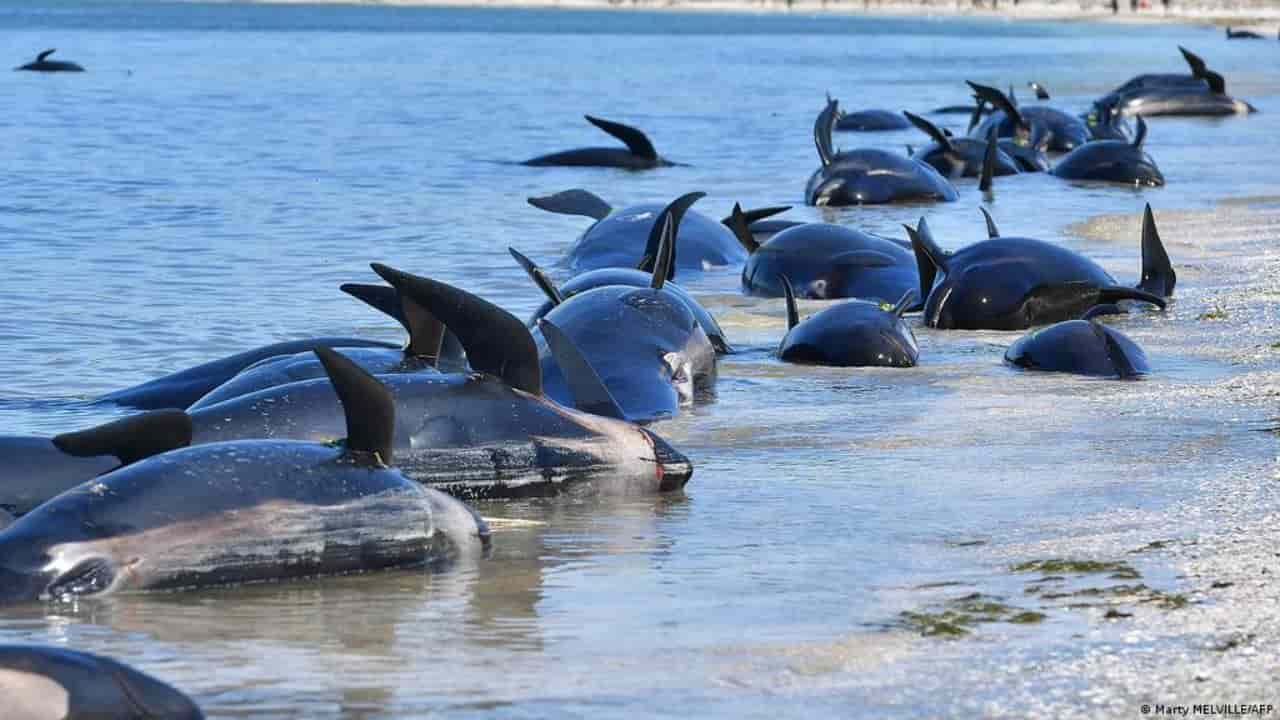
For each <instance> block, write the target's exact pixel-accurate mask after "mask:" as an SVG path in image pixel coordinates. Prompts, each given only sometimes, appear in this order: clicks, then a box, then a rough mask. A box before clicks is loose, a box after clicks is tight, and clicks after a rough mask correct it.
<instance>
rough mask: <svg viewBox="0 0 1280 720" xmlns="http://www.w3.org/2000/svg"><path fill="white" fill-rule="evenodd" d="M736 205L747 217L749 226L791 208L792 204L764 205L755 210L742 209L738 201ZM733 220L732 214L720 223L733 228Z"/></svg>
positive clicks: (743, 215) (745, 217)
mask: <svg viewBox="0 0 1280 720" xmlns="http://www.w3.org/2000/svg"><path fill="white" fill-rule="evenodd" d="M734 207H737V208H738V210H739V212H741V213H742V217H743V218H744V219H746V221H747V225H748V226H749V225H751V224H752V223H754V222H759V221H760V220H764V219H765V218H771V217H773V216H774V215H780V214H782V213H784V212H786V211H788V210H790V209H791V206H790V205H775V206H773V207H762V208H756V209H754V210H742V208H741V207H739V205H738V204H737V203H735V204H734ZM732 220H733V215H730V216H729V217H726V218H725V219H723V220H721V221H720V224H721V225H724V226H725V227H727V228H729V229H733V226H732V225H730V224H729V223H730V222H731V221H732Z"/></svg>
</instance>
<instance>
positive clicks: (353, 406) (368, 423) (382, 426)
mask: <svg viewBox="0 0 1280 720" xmlns="http://www.w3.org/2000/svg"><path fill="white" fill-rule="evenodd" d="M315 353H316V357H318V358H320V364H321V365H324V371H325V372H326V373H328V375H329V382H331V383H333V390H334V392H336V393H337V394H338V402H340V403H342V412H343V414H344V415H346V418H347V441H346V450H347V455H348V457H349V458H350V459H352V460H353V461H355V462H356V463H357V464H359V465H372V466H375V467H376V466H379V465H390V464H391V463H392V457H391V443H392V440H393V438H394V437H395V430H396V401H395V399H394V398H392V397H391V391H390V390H388V389H387V386H386V385H383V384H382V383H381V382H378V379H377V378H375V377H374V376H372V375H370V374H369V373H367V372H365V370H364V369H363V368H361V367H360V366H359V365H356V364H355V363H354V362H352V361H351V359H350V358H348V357H347V356H345V355H343V354H342V353H340V352H337V351H336V350H332V349H330V348H327V347H324V346H320V347H317V348H316V349H315Z"/></svg>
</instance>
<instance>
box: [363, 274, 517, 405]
mask: <svg viewBox="0 0 1280 720" xmlns="http://www.w3.org/2000/svg"><path fill="white" fill-rule="evenodd" d="M372 267H373V271H374V272H376V273H378V275H379V276H381V277H382V279H383V280H386V281H387V282H389V283H391V285H392V287H394V288H396V289H397V290H399V291H400V293H401V295H403V296H405V297H408V298H410V299H412V300H413V301H414V302H416V303H418V304H419V305H422V306H423V307H424V308H427V309H428V310H429V311H430V312H431V314H433V315H435V316H436V317H437V318H439V319H440V321H441V322H443V323H444V324H445V327H447V328H448V329H449V331H450V332H452V333H453V334H454V335H457V336H458V340H459V341H460V342H461V343H462V348H463V350H465V351H466V353H467V360H468V362H469V363H470V364H471V367H472V368H473V369H474V370H476V371H477V372H482V373H489V374H490V375H495V376H497V377H499V378H502V380H503V382H505V383H506V384H507V385H510V386H511V387H513V388H516V389H517V390H523V391H525V392H527V393H529V394H531V395H541V394H542V369H541V366H540V365H539V362H538V346H537V345H536V344H535V343H534V342H533V336H532V335H530V334H529V329H528V328H526V327H525V325H524V323H522V322H520V320H519V319H517V318H516V316H514V315H512V314H511V313H509V312H507V311H506V310H503V309H502V308H500V307H498V306H497V305H494V304H493V303H491V302H489V301H488V300H484V299H483V298H480V297H477V296H475V295H472V294H471V293H469V292H467V291H465V290H461V289H459V288H456V287H454V286H452V285H448V284H446V283H442V282H440V281H438V280H432V279H430V278H425V277H419V276H417V275H411V274H409V273H406V272H402V271H400V270H396V269H395V268H392V267H389V266H387V265H383V264H382V263H373V264H372Z"/></svg>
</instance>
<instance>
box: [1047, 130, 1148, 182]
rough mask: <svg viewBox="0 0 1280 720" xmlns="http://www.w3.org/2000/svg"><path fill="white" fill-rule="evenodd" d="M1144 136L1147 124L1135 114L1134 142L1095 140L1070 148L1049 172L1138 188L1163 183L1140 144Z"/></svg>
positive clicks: (1069, 178) (1061, 176) (1060, 175)
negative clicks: (1136, 117)
mask: <svg viewBox="0 0 1280 720" xmlns="http://www.w3.org/2000/svg"><path fill="white" fill-rule="evenodd" d="M1146 139H1147V123H1146V121H1145V120H1143V119H1142V117H1141V116H1139V117H1138V130H1137V132H1136V133H1135V134H1134V137H1133V141H1132V142H1129V141H1126V140H1094V141H1093V142H1089V143H1085V144H1084V145H1081V146H1080V147H1078V148H1076V149H1075V150H1072V151H1071V152H1070V153H1068V154H1067V155H1066V156H1064V157H1063V158H1062V159H1060V160H1058V162H1057V164H1056V165H1054V166H1053V169H1052V170H1050V171H1049V174H1051V175H1055V176H1057V177H1060V178H1065V179H1067V180H1102V181H1105V182H1114V183H1124V184H1125V185H1137V186H1141V187H1160V186H1161V185H1164V174H1163V173H1161V172H1160V168H1159V167H1158V166H1157V165H1156V161H1155V159H1153V158H1152V157H1151V156H1150V155H1149V154H1147V151H1145V150H1143V149H1142V144H1143V143H1144V142H1145V141H1146Z"/></svg>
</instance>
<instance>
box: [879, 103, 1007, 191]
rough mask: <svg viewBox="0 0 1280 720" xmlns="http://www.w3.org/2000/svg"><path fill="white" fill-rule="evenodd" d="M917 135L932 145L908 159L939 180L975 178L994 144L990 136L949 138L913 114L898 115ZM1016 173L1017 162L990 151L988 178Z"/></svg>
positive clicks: (998, 150) (921, 149) (983, 166)
mask: <svg viewBox="0 0 1280 720" xmlns="http://www.w3.org/2000/svg"><path fill="white" fill-rule="evenodd" d="M902 114H903V115H905V116H906V117H907V119H908V120H910V121H911V124H912V125H914V126H915V127H916V128H917V129H919V130H920V132H923V133H924V134H925V135H928V136H929V138H930V139H932V140H933V142H931V143H929V144H928V145H925V146H924V147H921V148H918V149H917V150H916V151H915V152H913V153H911V157H913V158H915V159H916V160H919V161H921V162H925V163H928V164H929V165H930V166H932V167H933V169H934V170H937V171H938V172H940V173H942V174H943V176H945V177H948V178H951V179H953V180H954V179H955V178H958V177H978V176H980V175H982V172H983V169H984V168H985V167H986V166H987V164H988V163H987V146H988V144H989V143H991V142H994V140H993V139H992V137H991V133H990V132H989V133H988V136H987V137H986V138H984V139H977V138H972V137H963V138H960V137H951V136H949V135H947V134H946V133H944V132H943V131H942V130H941V129H940V128H939V127H938V126H937V125H934V124H933V123H931V122H929V121H928V120H926V119H925V118H922V117H920V116H919V115H915V114H913V113H910V112H907V111H905V110H904V111H903V113H902ZM1018 172H1020V168H1019V166H1018V162H1017V161H1016V160H1014V159H1013V158H1012V157H1010V156H1009V155H1008V154H1006V153H1005V152H1004V151H1003V150H1002V149H1000V148H999V146H998V145H997V147H996V148H995V149H994V156H993V158H992V162H991V174H992V175H1016V174H1018Z"/></svg>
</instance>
